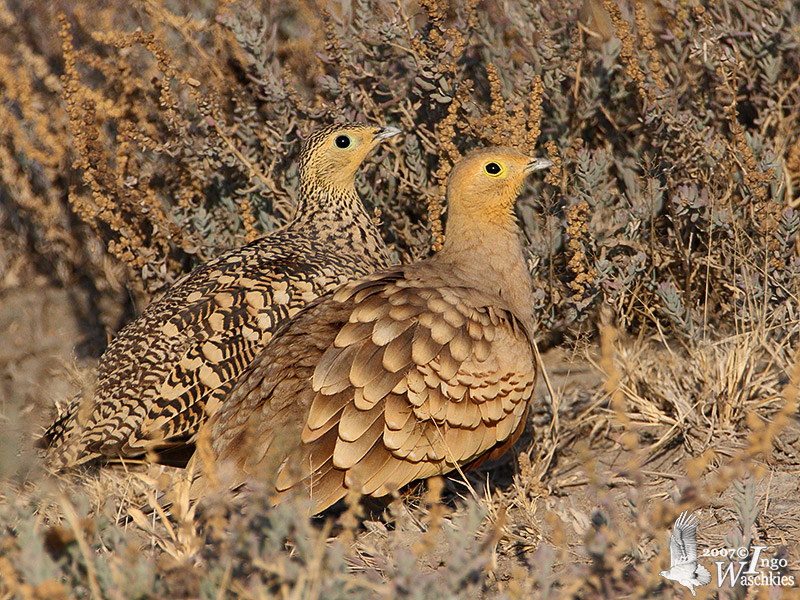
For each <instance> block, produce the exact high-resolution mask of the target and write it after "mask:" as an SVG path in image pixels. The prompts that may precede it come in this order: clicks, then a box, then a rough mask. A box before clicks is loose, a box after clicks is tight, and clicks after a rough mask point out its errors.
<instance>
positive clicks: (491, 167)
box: [483, 162, 503, 177]
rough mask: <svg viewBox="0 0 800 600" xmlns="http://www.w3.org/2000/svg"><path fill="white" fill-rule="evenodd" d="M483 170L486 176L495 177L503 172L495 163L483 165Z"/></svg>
mask: <svg viewBox="0 0 800 600" xmlns="http://www.w3.org/2000/svg"><path fill="white" fill-rule="evenodd" d="M483 170H484V171H486V174H487V175H491V176H492V177H497V176H499V175H500V174H501V173H502V172H503V167H502V166H501V165H500V164H498V163H496V162H489V163H486V164H485V165H483Z"/></svg>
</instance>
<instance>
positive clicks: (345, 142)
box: [333, 135, 350, 148]
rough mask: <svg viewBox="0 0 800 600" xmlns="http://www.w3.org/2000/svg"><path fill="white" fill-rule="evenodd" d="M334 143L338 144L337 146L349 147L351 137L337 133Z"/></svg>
mask: <svg viewBox="0 0 800 600" xmlns="http://www.w3.org/2000/svg"><path fill="white" fill-rule="evenodd" d="M333 143H334V144H336V147H337V148H349V147H350V138H349V137H347V136H346V135H337V136H336V139H335V140H333Z"/></svg>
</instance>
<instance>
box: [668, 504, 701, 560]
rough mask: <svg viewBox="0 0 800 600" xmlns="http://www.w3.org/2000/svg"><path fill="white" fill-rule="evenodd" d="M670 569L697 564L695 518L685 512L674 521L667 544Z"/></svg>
mask: <svg viewBox="0 0 800 600" xmlns="http://www.w3.org/2000/svg"><path fill="white" fill-rule="evenodd" d="M669 553H670V568H672V567H675V566H678V565H685V564H689V563H691V564H694V563H696V562H697V517H696V516H695V515H689V514H688V513H686V512H683V513H681V514H680V515H679V516H678V518H677V519H676V520H675V526H674V527H673V529H672V537H671V538H670V542H669Z"/></svg>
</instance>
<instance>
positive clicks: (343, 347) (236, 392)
mask: <svg viewBox="0 0 800 600" xmlns="http://www.w3.org/2000/svg"><path fill="white" fill-rule="evenodd" d="M551 164H552V163H550V162H549V161H547V160H543V159H538V160H537V159H532V158H530V157H528V156H525V155H523V154H521V153H519V152H517V151H516V150H512V149H509V148H490V149H485V150H478V151H474V152H472V153H471V154H469V155H468V156H466V157H464V158H463V159H461V160H460V161H458V162H457V163H456V164H455V165H454V167H453V170H452V173H451V175H450V178H449V181H448V187H447V203H448V213H447V224H446V233H447V237H446V241H445V243H444V247H443V248H442V250H441V251H440V252H439V253H438V254H436V255H434V256H433V257H431V258H429V259H426V260H423V261H421V262H417V263H414V264H410V265H405V266H395V267H390V268H388V269H383V270H381V271H378V272H376V273H374V274H373V275H370V276H367V277H362V278H360V279H357V280H354V281H351V282H350V283H347V284H345V285H343V286H341V287H339V288H338V289H337V290H335V291H332V292H329V293H327V294H325V295H324V296H322V297H321V298H318V299H317V300H315V301H314V302H312V303H311V304H309V305H308V306H307V307H306V308H305V309H303V310H302V311H301V312H299V313H298V314H297V315H296V316H295V317H293V318H292V319H291V320H289V321H287V322H285V323H284V325H283V326H282V327H281V328H280V329H279V330H278V331H277V332H276V335H275V337H273V339H272V340H271V341H270V343H269V344H268V345H267V347H266V348H265V349H264V350H263V351H262V352H261V353H260V354H259V355H258V356H257V357H256V358H255V359H254V360H253V362H252V364H251V366H250V368H249V369H248V370H247V371H246V372H245V373H244V374H243V375H242V376H241V377H240V378H239V380H238V381H237V383H236V385H235V386H234V388H233V389H232V391H231V393H230V395H229V396H228V398H226V400H225V402H224V403H223V404H222V405H221V406H220V407H219V410H218V411H217V412H215V413H214V414H212V415H211V416H210V417H209V420H208V422H207V423H206V425H205V426H204V427H206V429H205V430H203V431H201V433H200V436H201V437H202V438H203V439H204V440H208V441H209V443H210V449H211V450H212V452H202V453H199V454H198V455H196V457H195V461H198V462H199V461H201V460H205V456H206V455H208V456H209V457H210V458H211V460H212V461H213V467H214V468H211V467H210V466H209V465H208V464H207V462H208V461H207V462H206V464H205V465H204V464H203V463H200V464H198V465H193V467H200V469H199V470H200V473H201V476H200V477H199V478H198V479H196V480H195V483H194V484H193V488H194V489H193V495H195V496H198V495H200V494H202V493H205V491H206V490H207V489H209V488H212V487H213V485H212V484H210V483H209V482H210V481H212V480H213V479H218V483H217V485H223V486H226V487H227V486H230V487H238V486H240V485H241V484H243V483H246V482H247V481H249V480H253V479H254V478H264V477H267V478H270V477H271V478H273V480H274V481H275V484H276V488H277V492H278V493H279V495H278V496H277V497H278V498H280V497H281V495H282V494H283V493H285V492H287V491H289V490H291V489H293V488H296V487H299V486H306V488H307V490H308V492H309V494H310V497H311V502H312V508H313V512H319V511H322V510H324V509H325V508H327V507H329V506H331V505H332V504H334V503H335V502H336V501H337V500H339V499H341V498H342V497H343V496H345V494H346V493H347V492H348V490H354V491H356V492H359V493H361V494H365V495H371V496H376V497H379V496H383V495H386V494H388V493H390V492H391V491H393V490H396V489H399V488H400V487H402V486H403V485H405V484H407V483H409V482H411V481H413V480H415V479H422V478H426V477H430V476H433V475H437V474H444V473H447V472H449V471H452V470H454V469H456V468H464V469H466V468H469V467H473V466H476V465H477V464H478V463H480V462H482V461H483V460H485V459H487V458H494V457H497V456H500V455H501V454H503V453H504V452H505V451H506V450H507V449H508V448H509V447H510V446H511V445H512V444H513V443H514V441H515V440H516V439H517V438H518V436H519V435H520V433H521V432H522V430H523V427H524V424H525V416H526V413H527V410H528V405H529V403H530V401H531V396H532V394H533V388H534V383H535V379H536V373H537V369H536V363H535V361H534V338H533V334H534V331H533V329H534V315H533V298H532V285H531V278H530V274H529V272H528V269H527V266H526V260H525V254H524V249H523V245H522V242H521V239H520V231H519V228H518V226H517V223H516V220H515V216H514V210H513V207H514V202H515V200H516V198H517V196H518V195H519V193H520V191H521V189H522V186H523V182H524V179H525V176H526V174H528V173H530V172H532V171H535V170H538V169H542V168H546V167H549V166H551ZM203 443H204V442H203ZM209 473H214V474H215V476H209ZM203 474H205V475H206V476H205V477H203V476H202V475H203ZM217 476H218V477H217Z"/></svg>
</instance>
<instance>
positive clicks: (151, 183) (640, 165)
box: [0, 0, 800, 598]
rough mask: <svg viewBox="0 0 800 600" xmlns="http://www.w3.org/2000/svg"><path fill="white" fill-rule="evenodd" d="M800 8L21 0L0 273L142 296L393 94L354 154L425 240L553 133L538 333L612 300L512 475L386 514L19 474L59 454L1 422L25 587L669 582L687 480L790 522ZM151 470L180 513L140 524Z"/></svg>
mask: <svg viewBox="0 0 800 600" xmlns="http://www.w3.org/2000/svg"><path fill="white" fill-rule="evenodd" d="M798 31H800V8H798V6H797V3H795V2H790V1H788V0H781V1H778V2H771V1H767V0H753V1H752V2H735V1H733V0H720V1H719V2H714V3H699V2H689V1H683V0H680V1H678V0H674V1H673V0H606V1H602V0H583V1H581V0H569V1H566V2H565V1H559V2H556V1H549V2H534V1H527V0H526V1H523V2H498V1H496V0H483V1H478V0H451V1H449V2H448V1H447V0H419V2H418V3H414V2H410V1H406V0H354V1H353V2H342V3H341V4H340V3H331V4H329V5H328V7H327V9H326V10H321V9H320V8H319V7H318V6H317V5H316V4H315V3H309V2H304V1H302V0H298V1H297V2H275V1H273V0H259V1H256V0H252V1H238V2H236V1H233V2H232V1H223V0H220V1H218V2H206V1H204V2H189V1H188V0H172V1H166V0H164V1H161V0H134V1H133V2H120V1H118V0H101V1H99V2H93V3H80V2H71V1H68V0H56V1H55V2H50V3H44V2H41V1H39V0H37V1H34V2H31V1H23V0H0V98H2V102H0V122H2V123H3V124H4V126H3V128H2V129H0V291H2V290H4V289H8V288H12V287H14V286H18V285H20V284H21V283H23V282H25V281H28V280H31V279H32V278H34V277H38V278H39V279H42V278H44V279H48V280H50V281H51V282H53V283H58V284H63V285H75V284H80V285H81V286H84V287H85V288H88V289H90V290H91V291H92V294H93V295H94V297H95V300H94V302H95V304H96V305H97V306H107V305H108V304H109V303H115V304H120V303H124V302H126V298H127V297H128V296H129V295H130V296H132V297H133V298H134V299H135V300H136V301H137V302H138V303H139V307H141V303H144V302H145V301H147V300H149V299H151V298H153V297H155V296H156V295H158V294H159V293H160V292H162V291H163V290H164V289H166V288H167V287H168V286H169V285H171V284H172V283H174V282H175V281H176V280H177V279H178V278H180V277H181V276H182V275H183V274H184V273H186V272H188V271H189V270H191V268H193V267H194V266H195V265H197V264H198V263H199V262H201V261H204V260H207V259H208V258H210V257H212V256H214V255H216V254H218V253H219V252H221V251H222V250H224V249H227V248H230V247H234V246H237V245H240V244H242V243H243V242H245V241H246V240H250V239H253V238H254V237H256V236H258V235H260V234H262V233H264V232H268V231H271V230H273V229H274V228H275V227H277V226H280V225H281V224H282V223H284V222H285V221H286V220H287V219H288V218H289V216H290V215H291V213H292V210H293V197H294V190H295V187H296V184H297V172H296V161H295V159H296V157H297V153H298V151H299V148H300V145H301V143H302V139H303V137H304V136H305V135H307V133H308V132H309V131H311V130H312V129H313V128H315V127H317V126H319V125H321V124H325V123H329V122H335V121H367V122H373V123H381V124H386V125H392V126H396V127H399V128H401V129H402V130H403V131H404V133H405V135H404V138H403V140H402V142H401V143H399V144H395V145H393V146H391V147H386V148H382V149H381V150H380V154H379V155H377V156H375V157H374V158H373V159H372V160H371V161H370V162H371V163H372V165H373V166H371V167H368V168H367V169H365V171H364V173H363V174H362V175H361V178H360V179H359V183H358V186H359V190H360V192H361V194H362V196H363V197H364V198H365V199H366V200H367V202H368V203H371V204H372V205H374V208H375V214H376V218H379V219H381V220H382V222H383V225H382V228H383V231H384V234H385V236H386V239H387V242H388V243H390V244H392V245H393V247H394V249H395V253H396V257H397V258H398V259H399V260H403V261H408V260H411V259H413V258H418V257H420V256H422V255H425V254H426V253H427V252H429V249H430V248H431V247H432V248H433V249H434V250H436V249H437V248H438V247H440V246H441V243H442V241H443V239H444V235H446V232H443V231H442V224H441V219H442V211H443V210H444V182H445V180H446V177H447V174H448V172H449V169H450V167H451V165H452V163H453V161H454V160H456V159H457V158H458V157H459V156H460V155H461V154H463V153H464V152H465V151H467V150H469V149H471V148H472V147H474V146H479V145H487V144H495V143H502V144H509V145H513V146H515V147H518V148H520V149H523V150H525V151H527V152H530V153H532V154H535V155H538V156H541V155H547V156H548V157H549V158H550V159H551V160H553V162H554V163H555V165H556V166H555V167H554V168H553V169H551V170H550V172H549V173H548V175H547V177H546V179H545V180H544V181H542V178H537V179H536V181H534V182H531V183H530V189H529V190H527V191H526V193H525V195H524V196H523V199H522V201H521V202H520V206H519V217H520V221H521V223H522V225H523V228H524V232H525V235H526V236H527V239H528V240H529V242H530V246H529V259H530V260H529V264H530V268H531V273H532V275H533V278H534V283H535V286H536V290H537V293H536V299H537V306H536V310H537V314H538V315H539V316H540V327H541V329H540V331H541V332H542V333H541V341H542V346H543V347H544V346H549V345H552V344H555V343H560V342H561V343H563V340H564V338H565V337H566V338H567V340H571V341H572V342H574V343H573V344H568V346H569V347H571V348H572V352H573V354H572V356H573V358H572V360H573V361H577V362H580V361H583V359H580V360H579V359H576V358H575V357H578V356H581V355H582V353H583V352H584V350H585V348H587V347H589V348H590V347H591V343H587V341H586V340H587V338H591V337H592V336H594V335H595V333H596V329H600V332H599V333H600V335H599V336H596V337H595V338H594V339H599V340H600V353H599V355H596V354H593V353H592V352H591V351H590V350H586V352H588V356H589V358H588V359H586V360H588V362H589V363H593V364H594V365H595V367H596V371H597V372H599V373H600V374H601V375H600V376H599V377H597V376H596V375H595V376H594V377H593V378H592V377H588V378H580V377H578V378H577V379H576V373H575V371H574V367H573V366H572V365H573V363H570V365H569V366H567V367H564V369H565V370H564V373H565V375H564V376H563V377H560V379H561V380H562V383H563V385H560V386H557V387H556V388H554V389H553V390H551V391H552V397H551V399H550V400H551V405H550V406H544V403H541V402H540V403H537V406H536V407H535V408H536V410H535V411H534V412H535V414H534V416H533V419H532V421H533V427H532V428H531V430H530V431H529V432H527V434H526V436H524V437H523V440H522V441H521V443H520V444H518V450H520V449H521V452H519V451H518V452H517V453H516V454H512V455H510V456H508V457H506V459H504V461H502V462H501V463H500V464H498V465H494V466H493V468H492V483H493V484H494V486H497V487H490V488H489V489H488V490H484V484H485V479H486V477H485V475H486V473H487V471H480V472H478V474H477V475H469V476H468V478H467V479H465V480H464V481H461V482H459V483H456V484H453V483H450V484H448V488H447V489H446V490H445V492H444V493H445V500H446V501H447V502H448V503H447V504H445V505H444V508H443V507H442V505H441V504H440V503H438V497H439V493H440V492H441V490H439V489H438V488H437V487H436V486H435V485H434V487H433V488H432V489H431V491H430V492H429V493H427V494H426V495H425V497H424V498H421V499H417V500H416V501H414V500H413V499H412V500H408V499H407V500H406V504H405V505H399V506H398V505H395V506H394V507H393V509H392V511H393V512H392V513H391V514H390V516H389V517H386V518H385V519H384V520H383V521H373V520H369V519H368V518H366V517H363V516H359V515H358V514H357V513H358V510H360V509H357V508H356V507H355V505H354V507H353V508H352V509H351V510H350V511H348V512H347V513H346V514H345V516H344V517H342V518H341V519H340V520H338V521H337V522H336V524H335V525H331V524H330V522H326V524H324V525H320V524H319V523H314V522H311V521H307V520H304V519H298V518H297V517H296V515H297V511H298V510H301V509H302V506H301V505H300V504H291V505H287V506H285V507H280V508H278V509H275V510H272V509H269V508H267V506H266V497H265V496H264V495H263V494H262V495H261V496H259V495H258V494H255V495H254V497H253V499H252V503H251V504H249V505H246V506H244V507H230V506H227V505H225V504H224V503H220V502H217V503H216V504H217V506H216V508H215V507H214V506H213V505H214V502H211V505H212V506H210V507H208V508H207V510H205V511H201V512H200V513H196V512H194V508H190V507H188V505H187V504H186V502H185V498H184V497H182V496H179V494H178V492H179V491H180V490H181V489H182V488H181V486H180V485H178V484H174V483H169V482H160V483H159V482H158V478H155V479H142V478H136V477H133V476H130V475H127V474H120V473H110V474H105V475H104V476H103V477H104V479H102V478H101V480H100V481H99V482H98V481H95V480H90V481H89V482H88V483H82V484H70V483H67V482H59V485H56V484H55V482H54V481H52V480H50V479H47V480H45V481H44V483H35V484H34V483H31V484H27V485H23V484H22V483H21V481H22V480H25V479H27V480H29V481H37V480H39V479H42V478H43V474H41V473H40V472H39V471H38V470H37V466H36V460H35V458H34V457H32V456H30V455H29V454H23V456H22V458H21V459H18V458H15V455H16V453H17V450H16V449H17V448H18V447H19V446H20V445H21V444H22V439H23V438H22V437H19V436H17V434H14V435H7V436H4V437H3V438H2V439H0V457H2V460H0V477H2V480H1V481H0V527H2V530H0V531H2V533H0V582H1V583H0V597H20V598H45V597H47V598H58V597H64V598H66V597H73V596H79V597H97V598H100V597H120V598H122V597H124V598H145V597H207V598H212V597H224V596H232V597H243V598H251V597H301V596H303V597H309V598H319V597H324V598H334V597H339V596H342V597H344V596H346V597H387V598H388V597H410V598H413V597H419V598H429V597H470V598H473V597H480V596H483V597H489V596H492V597H494V596H501V597H509V598H522V597H525V598H530V597H542V598H546V597H555V596H556V595H557V594H559V595H562V596H563V597H572V598H598V597H636V598H639V597H641V598H646V597H653V595H654V594H656V595H658V594H663V593H666V589H667V588H666V587H665V585H666V584H665V582H664V580H663V579H661V578H659V576H658V570H659V569H660V567H661V566H663V563H659V560H661V558H660V557H663V556H664V552H665V551H666V550H665V548H666V546H665V545H664V544H665V543H666V542H665V541H664V537H662V536H663V532H664V531H665V530H666V529H667V528H668V526H669V524H670V522H671V520H674V517H675V516H676V515H677V514H678V513H679V512H680V511H681V510H683V509H693V508H695V507H698V506H708V505H710V504H714V505H715V506H728V507H729V506H735V510H734V509H733V508H718V509H715V512H714V519H713V520H714V522H715V523H717V524H718V527H717V529H714V530H713V531H709V536H712V538H710V539H711V541H717V542H719V543H720V544H722V543H725V542H723V540H725V539H727V540H728V541H727V543H737V544H745V545H747V544H755V543H757V542H763V543H769V544H773V545H774V546H773V547H777V546H779V545H780V544H781V543H783V544H786V541H785V540H786V539H787V538H788V539H795V540H796V539H797V529H796V523H795V525H789V524H787V523H790V521H789V520H786V521H781V522H780V524H776V523H777V521H776V517H768V516H767V515H766V513H765V512H764V513H759V512H758V509H757V504H758V503H757V500H756V495H755V494H756V492H755V491H754V490H756V488H757V486H759V485H762V482H763V479H762V478H763V476H764V474H765V473H766V472H767V471H768V470H769V471H770V472H771V473H773V474H774V473H781V472H782V471H781V470H782V469H784V470H785V468H786V467H787V465H788V467H789V468H791V469H795V470H796V468H797V465H798V464H800V459H798V456H800V434H798V431H800V428H798V426H797V421H796V406H797V405H796V396H797V382H798V379H799V378H800V374H798V373H797V372H796V370H797V368H798V367H797V357H796V354H795V353H796V348H797V344H798V339H799V337H800V336H798V331H800V325H799V324H798V318H799V317H798V308H797V307H798V306H800V243H799V242H798V239H799V237H798V230H799V229H800V215H799V214H798V208H800V199H799V198H798V194H797V189H799V187H800V107H799V106H798V105H799V104H800V37H798V33H797V32H798ZM101 299H105V304H104V303H103V302H101V301H100V300H101ZM601 307H602V308H603V310H602V315H601V310H600V309H601ZM99 312H100V315H99V318H100V319H101V321H102V322H103V323H104V325H105V327H106V328H107V329H108V330H109V331H110V332H113V331H115V330H116V329H117V328H118V327H119V326H120V325H121V324H122V322H121V320H120V315H119V312H118V311H117V312H115V313H114V314H113V315H111V313H110V312H109V314H106V311H105V310H102V311H100V310H99ZM598 322H603V323H606V325H604V326H603V327H600V328H598V327H597V323H598ZM577 362H575V363H574V364H577ZM793 369H794V371H793ZM793 373H794V374H793ZM554 381H555V379H554ZM570 382H576V383H570ZM556 383H557V382H556ZM793 386H794V387H793ZM544 397H545V394H544V392H542V393H541V394H539V395H537V398H544ZM38 408H39V410H41V406H39V407H38ZM21 410H23V408H22V407H14V406H11V407H7V406H4V407H3V414H2V416H0V425H2V426H3V428H4V431H15V432H17V431H25V424H24V423H23V422H22V420H21V418H20V416H19V415H18V414H17V413H18V411H21ZM28 410H29V408H28ZM20 414H22V413H20ZM515 456H516V457H518V458H515ZM612 457H613V458H612ZM7 459H8V460H7ZM165 476H166V475H165ZM175 477H178V478H179V475H176V476H175ZM770 481H771V480H770ZM734 483H735V485H734ZM156 484H158V485H156ZM103 486H105V487H103ZM154 486H155V487H159V486H160V487H162V488H164V489H168V488H170V487H172V488H174V490H177V491H176V492H175V493H176V494H178V495H177V496H176V498H175V499H174V501H175V506H176V507H177V508H175V509H174V511H173V518H174V520H175V521H174V523H172V524H171V523H170V521H169V519H167V518H166V517H165V515H163V511H160V510H156V511H155V514H156V518H154V519H153V520H150V521H147V519H146V517H144V515H143V514H138V513H136V511H130V514H131V515H132V518H133V519H134V521H135V523H136V525H135V526H134V525H132V526H131V527H130V528H128V529H125V528H122V527H119V526H117V525H114V524H113V523H114V521H115V520H116V517H117V516H119V514H120V511H123V512H127V511H128V506H129V505H128V504H122V508H121V507H120V503H122V502H123V499H124V498H128V502H130V503H133V505H136V504H137V503H138V502H144V501H149V502H150V503H152V504H154V505H156V504H157V500H156V497H155V495H154V494H153V492H152V489H153V487H154ZM736 486H738V487H736ZM748 486H749V487H748ZM454 489H455V490H461V491H464V493H465V494H467V495H468V496H469V497H468V499H466V500H462V499H455V498H454V497H453V495H454V493H453V490H454ZM59 490H61V491H59ZM87 490H88V491H89V492H90V501H87V500H85V499H81V498H82V496H84V495H86V493H87ZM620 490H622V491H620ZM758 490H762V491H763V486H762V487H758ZM579 491H580V493H579ZM759 493H761V491H759ZM725 494H727V496H726V495H725ZM482 495H483V497H482ZM767 496H769V491H767ZM762 497H763V496H762ZM11 498H15V501H14V502H10V501H9V500H10V499H11ZM148 498H149V500H148ZM565 498H570V499H571V500H570V501H567V500H565ZM575 498H577V500H576V499H575ZM570 502H572V503H571V504H570ZM726 502H727V504H726ZM581 503H582V504H581ZM715 503H716V504H715ZM765 503H766V502H765ZM587 506H591V507H593V508H591V509H589V508H586V507H587ZM793 506H794V509H793V510H794V511H795V512H794V513H793V514H795V515H797V516H800V511H798V510H797V504H796V503H795V504H794V505H793ZM221 511H222V512H225V514H226V518H224V519H220V518H218V517H219V515H220V514H221ZM356 517H358V518H356ZM365 518H366V520H364V519H365ZM387 524H388V527H387ZM330 527H336V528H337V530H336V531H333V530H331V529H330ZM340 527H341V528H342V530H341V531H339V530H338V528H340ZM787 527H794V529H793V530H791V531H790V532H789V533H788V534H787V529H786V528H787ZM792 535H793V536H794V537H793V538H792ZM329 536H333V538H329ZM726 536H728V537H727V538H726ZM780 539H784V542H780ZM711 541H709V542H708V543H709V544H711ZM142 548H146V550H145V551H142ZM781 551H783V550H781ZM789 552H793V553H794V554H790V555H791V556H792V557H793V560H794V561H795V563H794V564H799V563H797V561H798V560H800V557H798V555H797V550H796V548H795V549H790V550H789ZM320 573H324V574H325V577H322V576H321V575H320ZM723 595H724V594H723Z"/></svg>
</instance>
